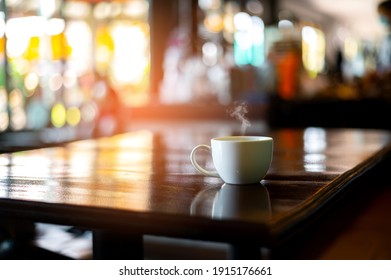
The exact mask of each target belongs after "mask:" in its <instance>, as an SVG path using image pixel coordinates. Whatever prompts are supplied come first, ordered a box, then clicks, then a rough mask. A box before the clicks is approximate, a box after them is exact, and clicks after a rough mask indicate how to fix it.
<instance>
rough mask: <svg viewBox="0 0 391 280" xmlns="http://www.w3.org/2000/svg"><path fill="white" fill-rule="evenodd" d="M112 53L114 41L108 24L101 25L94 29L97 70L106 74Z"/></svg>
mask: <svg viewBox="0 0 391 280" xmlns="http://www.w3.org/2000/svg"><path fill="white" fill-rule="evenodd" d="M113 53H114V41H113V38H112V37H111V34H110V29H109V28H108V26H101V27H99V28H97V31H96V67H97V70H98V72H100V73H101V74H106V72H107V69H108V68H109V65H110V62H111V60H112V56H113Z"/></svg>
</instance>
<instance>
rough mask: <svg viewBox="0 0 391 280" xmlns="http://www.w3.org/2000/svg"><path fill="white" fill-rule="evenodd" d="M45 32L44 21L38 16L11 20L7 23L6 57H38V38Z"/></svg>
mask: <svg viewBox="0 0 391 280" xmlns="http://www.w3.org/2000/svg"><path fill="white" fill-rule="evenodd" d="M45 30H46V19H45V18H43V17H38V16H31V17H20V18H11V19H9V20H8V21H7V23H6V27H5V34H6V36H7V55H8V56H9V57H10V58H16V57H20V56H22V55H23V56H24V57H25V58H26V59H31V60H32V59H36V58H37V57H39V44H40V42H39V41H40V40H39V38H40V37H41V36H43V35H44V32H45Z"/></svg>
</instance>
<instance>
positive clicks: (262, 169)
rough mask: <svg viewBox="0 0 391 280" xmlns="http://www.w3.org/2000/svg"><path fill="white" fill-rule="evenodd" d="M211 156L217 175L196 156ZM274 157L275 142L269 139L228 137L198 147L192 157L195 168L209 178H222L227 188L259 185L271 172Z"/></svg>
mask: <svg viewBox="0 0 391 280" xmlns="http://www.w3.org/2000/svg"><path fill="white" fill-rule="evenodd" d="M199 150H207V151H209V152H211V154H212V159H213V164H214V166H215V168H216V171H212V170H206V169H205V168H203V167H201V166H200V165H199V164H198V162H197V160H196V154H197V151H199ZM272 157H273V139H272V138H271V137H266V136H225V137H217V138H213V139H212V140H211V146H208V145H205V144H202V145H198V146H196V147H195V148H194V149H193V150H192V151H191V154H190V160H191V163H192V164H193V166H194V168H195V169H197V170H198V171H199V172H201V173H202V174H204V175H206V176H213V177H220V178H221V179H223V181H224V182H226V183H228V184H254V183H259V182H260V181H261V180H262V179H263V178H264V177H265V175H266V173H267V171H268V170H269V167H270V164H271V161H272Z"/></svg>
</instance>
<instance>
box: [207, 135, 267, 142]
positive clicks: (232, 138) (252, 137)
mask: <svg viewBox="0 0 391 280" xmlns="http://www.w3.org/2000/svg"><path fill="white" fill-rule="evenodd" d="M238 140H240V142H265V141H272V140H273V138H272V137H269V136H255V135H229V136H220V137H215V138H212V141H221V142H236V141H238Z"/></svg>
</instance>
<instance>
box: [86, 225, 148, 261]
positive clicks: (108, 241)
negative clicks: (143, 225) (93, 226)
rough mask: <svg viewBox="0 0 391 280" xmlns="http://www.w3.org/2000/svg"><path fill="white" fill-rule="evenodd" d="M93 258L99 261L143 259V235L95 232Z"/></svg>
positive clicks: (105, 231) (106, 231)
mask: <svg viewBox="0 0 391 280" xmlns="http://www.w3.org/2000/svg"><path fill="white" fill-rule="evenodd" d="M93 258H94V259H98V260H127V259H129V260H130V259H139V260H140V259H143V258H144V250H143V236H142V235H141V234H129V233H119V232H112V231H108V230H94V231H93Z"/></svg>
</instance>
